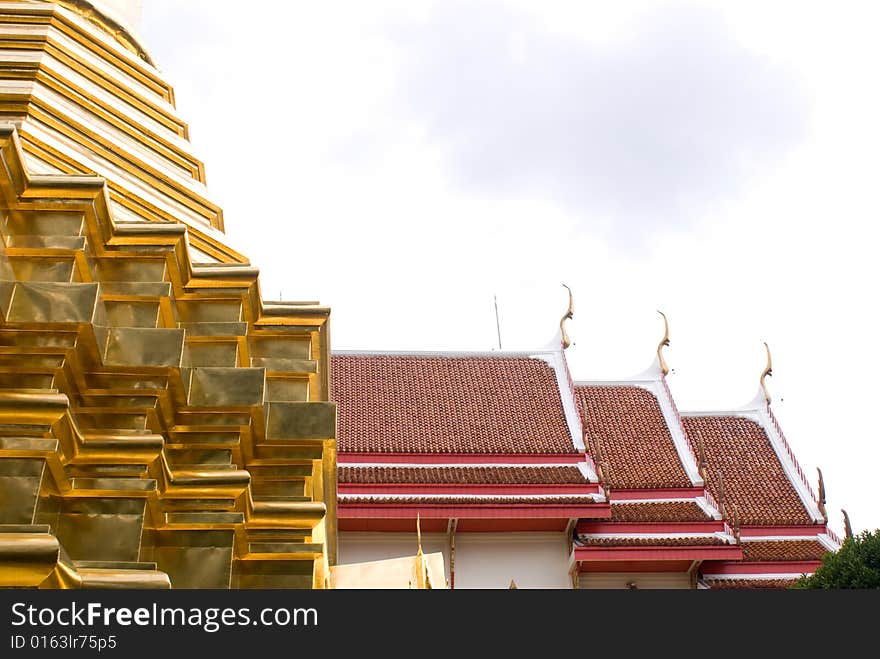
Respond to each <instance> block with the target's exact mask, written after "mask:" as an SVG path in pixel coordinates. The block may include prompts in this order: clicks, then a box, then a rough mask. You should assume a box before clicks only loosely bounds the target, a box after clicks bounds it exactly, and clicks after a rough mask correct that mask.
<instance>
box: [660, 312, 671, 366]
mask: <svg viewBox="0 0 880 659" xmlns="http://www.w3.org/2000/svg"><path fill="white" fill-rule="evenodd" d="M657 313H659V314H660V315H661V316H663V338H662V339H660V343H658V344H657V361H659V362H660V370H661V371H662V372H663V375H668V374H669V367H668V366H667V365H666V360H665V359H663V348H665V347H666V346H668V345H669V321H668V320H666V314H665V313H663V312H662V311H660V310H659V309H658V310H657Z"/></svg>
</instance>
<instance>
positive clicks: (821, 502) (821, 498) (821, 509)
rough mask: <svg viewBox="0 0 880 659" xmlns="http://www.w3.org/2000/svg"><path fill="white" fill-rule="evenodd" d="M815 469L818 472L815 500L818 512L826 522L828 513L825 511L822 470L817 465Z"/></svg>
mask: <svg viewBox="0 0 880 659" xmlns="http://www.w3.org/2000/svg"><path fill="white" fill-rule="evenodd" d="M816 471H818V472H819V500H818V501H817V502H816V503H818V504H819V512H820V513H822V519H824V520H825V523H826V524H827V523H828V513H827V512H825V479H824V478H822V470H821V469H819V467H816Z"/></svg>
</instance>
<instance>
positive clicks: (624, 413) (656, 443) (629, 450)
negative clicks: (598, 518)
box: [575, 385, 692, 488]
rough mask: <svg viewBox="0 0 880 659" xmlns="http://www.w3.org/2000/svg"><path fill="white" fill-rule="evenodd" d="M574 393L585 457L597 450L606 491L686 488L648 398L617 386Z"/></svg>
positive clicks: (663, 426)
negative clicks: (580, 415) (608, 486)
mask: <svg viewBox="0 0 880 659" xmlns="http://www.w3.org/2000/svg"><path fill="white" fill-rule="evenodd" d="M575 393H576V396H577V400H578V404H579V405H580V407H581V410H582V412H583V416H584V423H585V426H586V433H587V439H588V441H589V443H590V447H591V453H592V454H593V456H598V455H599V452H597V448H599V449H601V451H600V452H601V455H602V459H603V460H605V461H606V462H607V463H608V466H609V471H610V474H609V475H608V476H609V481H610V483H611V486H612V487H617V488H660V487H691V486H692V483H691V481H690V479H689V478H688V476H687V474H686V473H685V471H684V467H682V464H681V460H680V459H679V457H678V453H677V451H676V450H675V444H673V441H672V435H671V434H670V432H669V428H668V427H667V426H666V422H665V421H664V419H663V413H662V411H661V410H660V404H659V403H658V402H657V399H656V398H655V397H654V394H652V393H651V392H650V391H648V390H647V389H643V388H642V387H636V386H617V385H613V386H606V385H587V386H577V387H575ZM597 443H598V447H597Z"/></svg>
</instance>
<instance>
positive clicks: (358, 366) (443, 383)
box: [331, 354, 575, 453]
mask: <svg viewBox="0 0 880 659" xmlns="http://www.w3.org/2000/svg"><path fill="white" fill-rule="evenodd" d="M331 384H332V389H331V391H332V394H331V400H334V401H336V402H337V403H338V419H339V420H338V424H339V430H338V442H339V444H338V447H339V451H340V452H346V451H349V452H372V453H575V448H574V446H573V444H572V440H571V437H570V436H569V433H568V426H567V425H566V422H565V416H564V413H563V410H562V402H561V400H560V397H559V390H558V386H557V383H556V375H555V373H554V371H553V369H552V368H551V367H550V365H549V364H547V363H546V362H543V361H541V360H539V359H530V358H527V357H484V356H473V357H444V356H421V355H348V354H336V355H333V356H332V357H331Z"/></svg>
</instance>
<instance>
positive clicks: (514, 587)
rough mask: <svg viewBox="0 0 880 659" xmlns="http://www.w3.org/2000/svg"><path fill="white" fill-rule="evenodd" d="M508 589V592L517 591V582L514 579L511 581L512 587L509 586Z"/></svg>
mask: <svg viewBox="0 0 880 659" xmlns="http://www.w3.org/2000/svg"><path fill="white" fill-rule="evenodd" d="M507 589H508V590H517V585H516V582H515V581H514V580H513V579H511V580H510V586H508V587H507Z"/></svg>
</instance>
